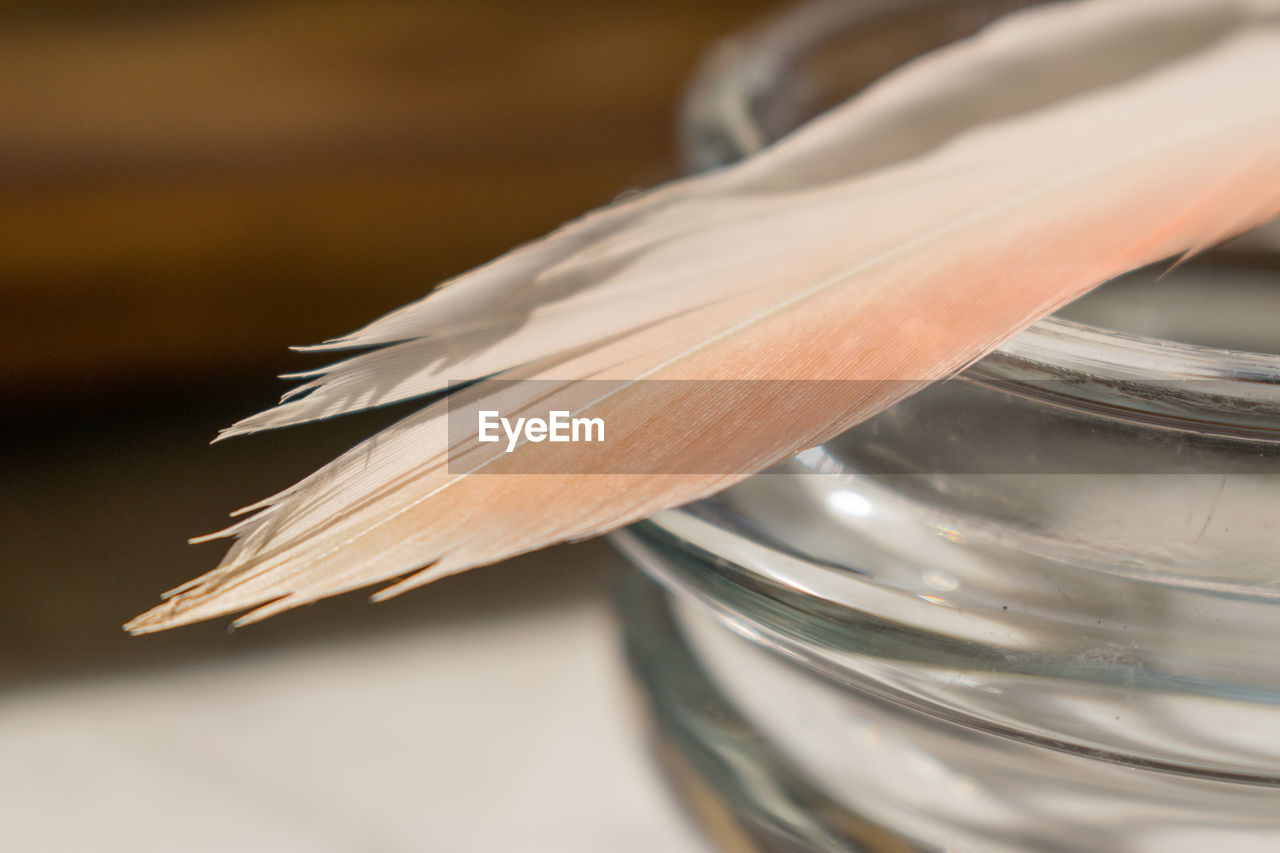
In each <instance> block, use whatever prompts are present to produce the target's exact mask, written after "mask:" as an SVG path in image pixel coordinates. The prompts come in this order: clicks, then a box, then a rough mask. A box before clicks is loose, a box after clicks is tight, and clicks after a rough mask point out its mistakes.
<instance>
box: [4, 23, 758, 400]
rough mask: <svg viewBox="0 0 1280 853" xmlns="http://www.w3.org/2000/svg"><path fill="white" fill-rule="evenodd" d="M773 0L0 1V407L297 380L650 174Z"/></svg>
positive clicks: (660, 170) (658, 170)
mask: <svg viewBox="0 0 1280 853" xmlns="http://www.w3.org/2000/svg"><path fill="white" fill-rule="evenodd" d="M772 6H773V4H772V3H771V2H768V0H739V2H728V1H727V0H685V2H676V0H655V1H654V2H645V3H636V4H601V3H593V2H585V0H562V2H559V3H555V4H549V3H537V4H535V3H522V2H514V0H503V2H462V0H423V2H417V3H408V2H389V0H373V1H372V2H364V3H345V2H332V1H331V0H321V2H290V1H288V0H260V2H229V1H228V0H224V2H211V3H204V4H183V3H164V2H155V0H151V2H139V1H138V0H135V2H126V3H115V4H109V5H105V6H104V5H102V4H88V3H76V2H61V3H53V4H36V3H17V4H9V5H6V6H3V7H0V20H4V21H5V25H4V26H2V27H0V115H3V116H5V119H4V121H3V122H0V398H4V397H8V398H10V399H13V398H14V396H13V395H19V396H25V395H26V394H29V393H42V394H54V395H57V394H61V393H68V392H71V391H75V390H77V389H80V388H84V387H90V386H92V387H97V388H103V387H108V388H109V387H111V386H112V385H113V384H115V383H132V384H138V383H144V384H145V383H146V382H148V381H152V380H157V379H160V380H165V381H169V382H172V381H175V380H177V381H190V380H193V379H197V378H198V379H201V380H204V381H208V380H210V379H214V380H216V379H218V378H220V377H229V376H233V375H244V374H247V373H248V372H250V371H272V372H275V371H276V370H278V369H292V368H296V367H299V366H304V365H300V364H299V363H298V360H297V359H294V358H290V357H289V356H288V355H287V354H286V353H285V352H284V347H285V346H286V345H287V344H293V343H308V342H313V341H317V340H321V339H324V338H326V337H330V336H332V335H335V334H340V333H342V332H346V331H348V330H350V329H352V328H354V327H356V326H358V325H360V324H361V323H363V322H365V321H367V320H369V319H372V318H373V317H374V316H376V315H378V314H380V313H382V312H384V311H386V310H389V309H391V308H393V307H395V306H397V305H399V304H400V303H402V302H405V301H408V300H410V299H413V298H415V297H417V296H419V295H420V294H422V293H424V292H425V291H426V290H427V289H428V288H429V287H430V286H431V285H432V284H434V283H435V282H437V281H439V280H441V279H443V278H446V277H448V276H451V275H454V274H456V273H458V272H461V271H463V270H465V269H467V268H469V267H471V266H473V265H475V264H477V263H480V262H483V261H485V260H487V259H488V258H489V257H491V256H493V255H495V254H497V253H499V252H501V251H503V250H505V249H507V248H510V247H511V246H512V245H514V244H516V243H519V242H521V241H524V240H527V239H531V238H533V237H536V236H538V235H539V234H542V233H544V232H545V231H547V230H549V229H550V228H552V227H554V226H556V225H557V224H559V223H560V222H562V221H564V220H565V219H568V218H571V217H573V216H575V215H577V214H578V213H581V212H583V211H584V210H586V209H588V208H590V207H593V206H596V205H599V204H602V203H604V202H607V201H608V200H610V199H611V198H613V197H614V196H615V195H616V194H617V193H618V192H620V191H622V190H624V189H626V188H628V187H634V186H642V185H646V184H651V183H654V182H656V181H658V180H661V179H663V178H665V177H668V176H669V175H670V174H671V173H672V169H673V166H672V163H673V159H672V152H673V141H672V140H673V126H674V115H675V107H676V103H677V100H678V97H679V93H680V90H681V87H682V84H683V83H684V81H685V80H686V79H687V77H688V75H689V73H690V72H691V70H692V68H693V67H694V65H695V63H696V61H697V59H698V57H699V55H700V54H701V53H702V52H703V51H704V50H705V49H706V48H707V47H709V46H710V44H711V43H712V42H713V41H714V40H715V39H716V38H717V37H718V36H720V35H723V34H725V33H727V32H729V31H731V30H733V29H734V28H736V27H740V26H742V25H743V24H745V23H747V22H748V21H750V20H753V19H755V18H758V17H759V16H760V15H761V14H762V13H764V12H765V11H766V10H768V9H769V8H771V7H772Z"/></svg>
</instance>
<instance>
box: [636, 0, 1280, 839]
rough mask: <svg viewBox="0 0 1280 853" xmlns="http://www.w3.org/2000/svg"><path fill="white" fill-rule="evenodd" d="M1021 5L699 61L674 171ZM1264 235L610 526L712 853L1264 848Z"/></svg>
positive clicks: (665, 750) (1273, 752) (1270, 526)
mask: <svg viewBox="0 0 1280 853" xmlns="http://www.w3.org/2000/svg"><path fill="white" fill-rule="evenodd" d="M1023 5H1029V4H1028V3H1025V2H1024V3H1009V2H989V3H981V2H968V3H965V4H955V3H946V2H903V0H895V2H892V3H890V2H878V3H877V2H863V3H858V2H843V3H837V2H822V3H810V4H808V5H806V6H801V7H799V8H797V9H796V10H795V11H793V12H790V13H788V14H787V15H784V16H783V17H781V18H779V19H777V20H775V21H772V22H770V23H769V24H768V25H767V26H765V27H764V28H762V29H760V30H758V31H756V32H754V33H748V34H745V35H743V36H741V37H739V38H737V39H734V40H731V41H730V42H727V43H726V44H725V45H724V46H723V47H722V48H721V49H720V50H719V51H718V52H717V53H716V54H714V55H713V56H712V57H711V58H710V59H709V60H708V63H707V64H706V66H705V67H704V69H703V71H702V73H701V75H700V76H699V78H698V79H697V81H696V82H695V85H694V87H693V89H692V91H691V94H690V97H689V99H688V102H687V105H686V115H685V130H684V140H685V147H686V152H687V156H688V161H689V163H690V165H691V166H692V167H696V168H709V167H713V166H715V165H719V164H722V163H725V162H729V161H731V160H733V159H735V158H737V157H741V156H743V155H744V154H746V153H749V152H750V151H752V150H754V149H755V148H757V147H759V146H760V145H762V144H765V143H767V142H768V141H770V140H771V139H773V138H775V137H776V136H778V135H780V134H782V133H784V132H785V131H786V130H787V129H788V128H790V127H791V126H794V124H796V123H797V122H799V121H802V120H804V119H805V118H807V117H809V116H810V115H812V114H814V113H816V112H817V111H819V110H821V109H822V108H824V107H825V106H828V105H830V104H832V103H835V102H837V101H839V100H841V99H843V98H844V97H846V96H848V95H850V94H852V93H854V92H855V91H857V89H858V88H860V87H861V86H863V85H865V84H866V83H868V82H869V81H871V80H873V79H875V77H877V76H879V75H880V74H883V73H884V72H886V71H888V70H890V69H891V68H893V67H895V66H896V65H899V64H901V63H902V62H904V61H906V60H908V59H910V58H911V57H912V56H914V55H917V54H918V53H920V52H922V51H924V50H927V49H930V48H932V47H934V46H937V45H940V44H943V43H945V42H947V41H951V40H954V39H956V38H960V37H962V36H964V35H967V34H968V33H970V32H972V31H974V30H976V29H977V28H979V27H980V26H981V25H982V24H983V23H985V22H986V21H987V20H989V19H990V18H992V17H994V16H995V15H998V14H1000V13H1003V12H1005V11H1008V10H1009V9H1010V8H1011V7H1014V6H1023ZM1277 245H1280V241H1277V240H1276V239H1275V236H1274V231H1267V230H1265V229H1263V230H1260V231H1259V232H1257V233H1255V234H1253V235H1249V237H1248V238H1246V239H1242V240H1240V241H1237V242H1235V243H1233V244H1231V245H1230V246H1228V247H1225V248H1224V249H1222V250H1218V251H1216V252H1214V253H1211V254H1209V255H1206V256H1204V257H1203V258H1201V259H1199V260H1198V261H1197V262H1195V263H1193V264H1189V265H1186V266H1183V267H1180V268H1178V269H1177V270H1174V271H1173V272H1172V273H1171V274H1169V275H1167V276H1164V279H1165V280H1161V281H1156V280H1155V278H1156V276H1155V275H1154V274H1149V273H1138V274H1134V275H1132V276H1129V277H1126V279H1123V280H1120V281H1117V282H1113V283H1111V284H1108V285H1107V286H1105V287H1104V288H1102V289H1101V290H1100V291H1098V292H1097V293H1096V294H1095V295H1093V296H1091V297H1088V298H1086V299H1085V300H1082V301H1080V302H1078V303H1076V304H1075V305H1073V306H1072V307H1071V308H1070V309H1069V310H1068V311H1064V312H1063V313H1062V314H1061V315H1059V316H1055V317H1051V318H1048V319H1046V320H1043V321H1041V322H1040V323H1037V324H1036V325H1035V326H1034V327H1032V328H1031V329H1029V330H1028V331H1026V332H1024V333H1023V334H1021V335H1019V336H1017V337H1016V338H1015V339H1013V340H1011V341H1009V342H1008V343H1007V344H1005V345H1004V346H1003V347H1001V348H1000V349H999V350H998V351H997V352H995V353H993V354H991V355H990V356H988V357H987V358H985V359H983V360H982V361H981V362H979V363H978V364H976V365H974V366H973V367H971V368H969V369H968V370H966V371H965V372H964V373H963V374H962V375H961V376H960V377H958V378H957V379H954V380H951V381H949V382H946V383H941V384H938V385H935V386H933V387H931V388H929V389H927V390H926V391H924V392H922V393H920V394H918V395H916V396H915V397H912V398H910V399H908V400H906V401H904V402H902V403H900V404H898V405H897V406H895V407H894V408H892V409H891V410H889V411H887V412H885V413H884V414H882V415H880V416H879V417H877V418H874V419H873V420H871V421H869V422H868V423H866V424H863V425H862V426H860V427H858V428H856V429H854V430H852V431H850V432H849V433H847V434H845V435H844V436H841V437H840V438H839V439H837V440H835V441H833V442H831V443H829V444H828V445H826V446H824V447H820V448H815V449H813V450H810V451H807V452H805V453H803V454H801V455H800V456H799V457H797V458H796V459H794V460H792V461H790V462H788V463H786V464H784V465H781V466H779V467H778V468H777V469H775V470H773V471H771V472H768V473H765V474H762V475H759V476H757V477H754V478H752V479H750V480H748V481H746V482H744V483H742V484H740V485H738V486H736V487H734V488H732V489H730V490H728V491H727V492H725V493H723V494H721V495H718V496H716V497H714V498H711V499H709V500H706V501H702V502H700V503H698V504H695V505H692V506H689V507H686V508H684V509H681V510H677V511H672V512H668V513H664V514H662V515H660V516H658V517H655V518H654V519H652V520H650V521H648V522H645V523H643V524H640V525H637V526H635V527H633V528H631V529H629V530H627V531H624V532H622V533H620V534H617V535H616V536H615V539H614V541H615V543H616V544H617V545H618V547H619V548H621V550H622V551H623V552H624V553H626V554H627V555H628V556H629V557H630V558H631V559H632V560H633V562H635V563H636V564H637V565H638V566H639V567H640V568H642V569H643V570H644V572H645V574H646V575H647V576H648V577H649V578H652V579H653V580H656V581H657V582H658V584H660V588H659V586H657V585H655V584H654V583H653V582H652V581H648V580H645V579H643V578H641V577H634V578H631V579H629V580H628V581H627V582H626V583H624V584H623V585H622V588H621V593H620V607H621V609H622V612H623V614H624V622H625V625H626V631H627V638H628V648H629V650H630V653H631V659H632V664H633V671H634V673H635V675H636V678H637V680H638V682H639V684H640V685H641V686H642V687H643V695H644V696H645V698H646V703H647V704H646V707H647V708H648V710H649V712H650V715H651V718H652V721H653V723H654V726H653V731H654V733H655V737H656V739H657V741H658V743H659V744H660V747H661V748H660V750H659V752H660V755H662V756H663V757H664V759H665V763H666V764H667V766H668V768H669V769H670V770H671V773H672V776H673V778H674V779H675V780H676V781H677V782H678V783H679V786H680V787H681V789H682V790H684V791H685V792H686V794H687V795H688V796H687V801H688V802H689V803H690V805H691V807H692V808H694V810H695V811H696V812H697V813H698V814H699V815H700V816H702V817H703V818H704V821H705V823H706V825H707V826H708V827H709V828H711V829H712V831H713V834H715V836H716V837H717V838H718V839H719V840H720V841H721V842H722V843H723V844H724V846H726V848H729V849H747V850H864V849H866V850H916V849H926V850H930V849H947V850H966V851H967V850H974V851H1001V850H1010V851H1012V850H1033V851H1040V850H1089V851H1100V850H1101V851H1111V850H1116V851H1130V850H1133V851H1138V850H1142V851H1145V850H1152V851H1157V850H1158V851H1169V850H1197V851H1198V850H1203V849H1206V848H1207V847H1209V846H1210V845H1213V844H1216V845H1225V848H1224V849H1228V850H1277V849H1280V790H1277V788H1278V787H1280V477H1277V474H1280V355H1277V354H1276V353H1280V323H1278V322H1276V320H1277V318H1280V263H1278V262H1277V261H1278V258H1280V252H1277V250H1276V247H1277ZM1162 272H1163V271H1162ZM1233 347H1234V349H1233ZM1248 350H1255V351H1252V352H1251V351H1248Z"/></svg>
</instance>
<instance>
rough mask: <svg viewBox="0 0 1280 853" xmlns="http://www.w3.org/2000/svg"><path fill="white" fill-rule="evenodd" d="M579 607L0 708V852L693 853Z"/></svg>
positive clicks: (694, 844) (590, 617)
mask: <svg viewBox="0 0 1280 853" xmlns="http://www.w3.org/2000/svg"><path fill="white" fill-rule="evenodd" d="M619 657H620V655H619V650H618V647H617V640H616V637H615V631H614V628H613V626H612V624H611V622H610V619H609V615H608V613H607V610H606V607H605V605H604V604H603V603H602V602H600V601H596V600H584V601H580V602H578V603H573V604H566V605H564V606H563V607H560V608H554V609H553V608H544V609H541V610H537V611H533V612H529V613H520V614H519V615H516V616H513V617H510V618H504V619H500V620H485V621H481V622H477V623H465V624H462V625H458V624H456V623H454V624H452V625H449V626H448V627H433V626H430V625H425V626H423V627H421V628H418V629H414V630H411V631H404V632H401V633H398V634H393V635H390V636H386V635H384V636H379V637H377V638H373V639H369V638H365V639H361V640H359V641H351V642H349V643H345V644H327V645H326V646H325V647H323V648H314V649H296V650H291V651H283V652H277V653H274V654H272V655H270V656H262V657H257V658H253V659H252V660H245V661H243V662H237V663H235V664H230V665H229V664H225V663H224V664H219V665H216V666H205V667H203V668H189V669H177V670H164V671H158V672H152V673H149V674H147V675H145V676H136V677H133V678H131V679H126V678H114V679H111V680H102V681H99V682H90V683H73V684H69V685H66V686H55V687H47V688H38V689H31V690H29V691H27V692H24V693H19V694H16V695H10V696H8V697H6V698H4V699H0V826H2V827H3V837H4V839H5V840H4V843H3V846H4V848H5V849H7V850H14V851H19V850H21V851H46V850H52V851H62V850H68V851H81V850H95V851H110V850H125V849H128V850H137V851H174V850H181V851H206V850H207V851H215V850H216V851H219V853H227V851H229V850H244V851H273V853H274V851H282V853H283V851H294V850H297V851H308V853H313V852H314V851H418V850H424V851H437V850H438V851H448V853H467V851H484V853H493V852H494V851H502V853H507V851H521V853H523V851H548V853H551V851H554V853H577V851H584V853H585V852H586V851H589V852H590V853H600V851H605V853H628V851H635V853H705V849H706V848H705V847H704V846H703V844H702V843H701V842H700V841H699V840H698V839H697V838H696V836H695V835H694V833H693V831H692V830H691V829H690V828H688V826H687V825H686V824H685V823H684V821H683V819H682V817H681V816H680V815H679V814H678V810H677V808H676V806H675V804H674V803H673V802H672V800H671V798H670V796H669V795H668V793H667V792H666V791H665V790H664V789H663V787H662V782H661V780H660V779H659V777H658V774H657V772H656V770H655V769H654V768H653V766H652V762H651V761H650V760H649V757H648V756H647V755H646V754H645V751H644V746H643V744H642V742H641V740H642V739H641V737H640V734H639V731H638V725H637V721H636V719H635V715H634V711H633V709H632V708H631V707H629V706H628V704H627V701H626V699H625V692H624V685H623V683H622V675H621V663H620V660H619Z"/></svg>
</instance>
